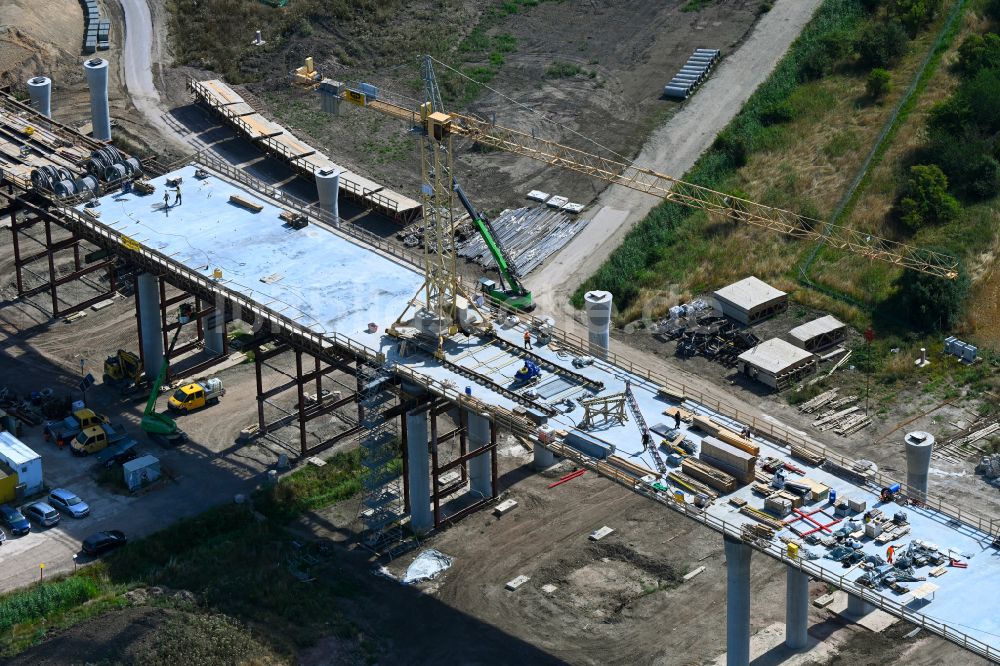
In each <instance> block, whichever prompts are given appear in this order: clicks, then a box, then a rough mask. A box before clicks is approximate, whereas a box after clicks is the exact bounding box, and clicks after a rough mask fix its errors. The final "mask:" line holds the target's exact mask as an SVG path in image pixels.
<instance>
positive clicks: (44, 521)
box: [22, 502, 59, 527]
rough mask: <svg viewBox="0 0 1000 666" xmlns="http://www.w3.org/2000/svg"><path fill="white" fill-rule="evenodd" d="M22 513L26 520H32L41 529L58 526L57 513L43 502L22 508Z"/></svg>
mask: <svg viewBox="0 0 1000 666" xmlns="http://www.w3.org/2000/svg"><path fill="white" fill-rule="evenodd" d="M22 513H23V514H24V515H25V517H26V518H28V520H33V521H35V522H36V523H38V524H39V525H41V526H42V527H52V526H53V525H58V524H59V512H58V511H56V510H55V509H53V508H52V507H51V506H49V505H48V504H46V503H45V502H32V503H31V504H29V505H28V506H26V507H24V509H23V510H22Z"/></svg>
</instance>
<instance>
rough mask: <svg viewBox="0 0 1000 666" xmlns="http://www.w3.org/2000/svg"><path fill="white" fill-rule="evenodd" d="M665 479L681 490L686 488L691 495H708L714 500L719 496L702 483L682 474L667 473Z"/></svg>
mask: <svg viewBox="0 0 1000 666" xmlns="http://www.w3.org/2000/svg"><path fill="white" fill-rule="evenodd" d="M667 478H668V479H670V480H671V481H673V482H674V483H676V484H677V485H679V486H681V487H682V488H687V489H688V490H690V491H691V492H693V493H696V494H697V493H701V494H703V495H708V496H709V497H710V498H711V499H716V498H717V497H718V496H719V493H717V492H716V491H715V490H713V489H712V488H709V487H708V486H706V485H705V484H704V483H702V482H701V481H699V480H698V479H695V478H694V477H691V476H688V475H687V474H684V473H683V472H669V473H668V474H667Z"/></svg>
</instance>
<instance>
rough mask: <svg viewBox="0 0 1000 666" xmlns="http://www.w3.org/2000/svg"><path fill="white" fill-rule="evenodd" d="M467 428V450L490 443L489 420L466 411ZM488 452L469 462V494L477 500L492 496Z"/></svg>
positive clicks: (491, 478) (491, 477)
mask: <svg viewBox="0 0 1000 666" xmlns="http://www.w3.org/2000/svg"><path fill="white" fill-rule="evenodd" d="M465 414H466V423H467V424H468V428H469V450H470V451H475V450H476V449H479V448H482V447H484V446H486V445H487V444H489V443H490V418H489V417H488V416H484V415H483V414H480V413H478V412H474V411H472V410H467V411H466V413H465ZM490 463H491V457H490V454H489V452H486V453H483V454H481V455H478V456H476V457H475V458H473V459H472V460H470V461H469V486H470V487H469V492H470V493H472V494H473V495H475V496H476V497H477V498H479V499H483V498H487V497H492V496H493V474H492V473H491V469H490V467H491V466H490Z"/></svg>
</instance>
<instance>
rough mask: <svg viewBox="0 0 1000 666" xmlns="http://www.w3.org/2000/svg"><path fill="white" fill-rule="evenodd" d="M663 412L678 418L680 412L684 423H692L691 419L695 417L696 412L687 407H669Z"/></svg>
mask: <svg viewBox="0 0 1000 666" xmlns="http://www.w3.org/2000/svg"><path fill="white" fill-rule="evenodd" d="M663 413H664V414H665V415H666V416H669V417H670V418H672V419H673V418H676V417H677V415H678V414H680V415H681V421H683V422H684V423H690V422H691V419H693V418H694V414H692V413H691V412H689V411H688V410H686V409H681V408H680V407H667V408H666V409H664V410H663Z"/></svg>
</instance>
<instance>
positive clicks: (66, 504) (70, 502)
mask: <svg viewBox="0 0 1000 666" xmlns="http://www.w3.org/2000/svg"><path fill="white" fill-rule="evenodd" d="M49 504H51V505H52V506H54V507H55V508H57V509H59V510H60V511H65V512H66V513H68V514H69V515H71V516H73V517H74V518H86V517H87V516H89V515H90V506H89V505H88V504H87V503H86V502H84V501H83V500H82V499H80V497H79V496H78V495H77V494H76V493H74V492H72V491H70V490H66V489H65V488H56V489H55V490H53V491H52V492H51V493H49Z"/></svg>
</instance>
